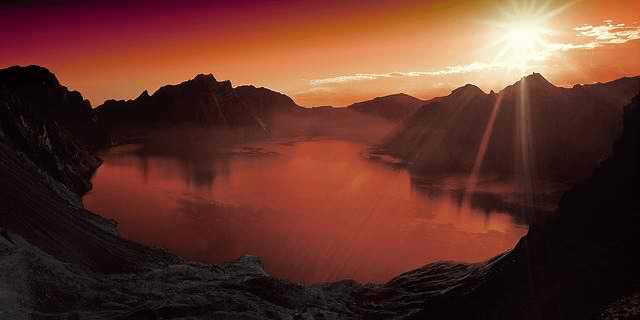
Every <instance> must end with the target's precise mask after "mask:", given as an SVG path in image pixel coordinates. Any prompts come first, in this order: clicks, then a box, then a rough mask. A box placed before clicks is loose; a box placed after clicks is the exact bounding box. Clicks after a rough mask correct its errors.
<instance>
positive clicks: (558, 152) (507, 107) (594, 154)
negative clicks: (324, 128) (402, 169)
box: [382, 73, 640, 181]
mask: <svg viewBox="0 0 640 320" xmlns="http://www.w3.org/2000/svg"><path fill="white" fill-rule="evenodd" d="M639 90H640V77H635V78H622V79H619V80H616V81H612V82H608V83H598V84H592V85H579V86H574V87H573V88H561V87H556V86H554V85H553V84H551V83H550V82H548V81H547V80H546V79H545V78H544V77H542V75H540V74H537V73H534V74H532V75H529V76H527V77H523V78H522V79H520V80H519V81H518V82H516V83H514V84H513V85H510V86H508V87H506V88H505V89H503V90H502V91H500V92H499V93H494V92H492V93H489V94H486V93H484V92H483V91H482V90H480V89H479V88H478V87H476V86H473V85H466V86H464V87H461V88H458V89H455V90H454V91H453V92H451V94H450V95H448V96H446V97H443V98H441V99H438V100H437V101H434V102H431V103H427V104H425V105H424V106H422V107H420V109H418V110H417V111H416V112H415V113H414V114H413V115H412V116H411V117H410V118H409V119H407V122H406V124H405V125H404V126H403V127H402V128H400V129H399V130H398V131H396V132H395V133H394V134H393V135H391V136H390V137H389V138H388V139H387V140H386V141H385V142H384V143H383V144H382V148H383V152H384V153H389V154H391V155H394V156H397V157H399V158H401V159H404V160H405V161H406V162H407V163H408V164H409V165H410V167H411V168H412V170H413V171H414V173H416V174H419V175H428V174H432V173H443V172H445V173H462V174H468V173H471V171H472V168H473V166H474V163H475V161H476V157H477V155H478V153H479V151H480V145H481V142H482V140H483V137H484V135H485V132H489V133H491V134H490V136H489V137H488V139H486V153H485V156H484V160H483V162H482V167H481V172H482V173H483V174H496V175H499V176H503V177H510V178H515V177H521V176H522V174H524V173H525V172H524V171H523V170H528V172H529V174H531V175H532V177H534V178H536V177H537V178H538V179H540V180H542V181H545V180H549V179H551V180H558V181H569V180H574V179H580V178H582V177H585V176H587V175H588V174H589V173H590V172H591V170H592V169H593V168H594V167H595V165H596V164H597V163H598V162H599V161H600V160H602V159H604V158H605V157H606V155H607V154H608V153H609V152H610V148H611V144H612V143H613V141H614V139H615V138H616V137H617V136H618V135H619V134H620V132H621V130H622V109H623V106H624V105H625V104H627V103H628V102H629V101H630V99H631V98H632V97H633V96H634V95H635V94H637V93H638V91H639ZM494 109H495V119H494V122H493V127H492V128H491V126H490V119H491V117H492V113H493V112H494ZM523 150H524V153H523ZM525 164H526V165H525ZM524 166H530V167H527V168H525V167H524Z"/></svg>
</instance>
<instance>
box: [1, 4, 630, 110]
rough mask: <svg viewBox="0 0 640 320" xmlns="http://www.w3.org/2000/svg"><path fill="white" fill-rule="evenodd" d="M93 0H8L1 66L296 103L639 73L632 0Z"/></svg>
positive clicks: (114, 87) (72, 83) (117, 93)
mask: <svg viewBox="0 0 640 320" xmlns="http://www.w3.org/2000/svg"><path fill="white" fill-rule="evenodd" d="M88 2H89V1H78V0H66V1H64V0H63V1H46V0H44V1H33V0H32V1H18V0H8V1H2V3H1V4H0V68H4V67H8V66H12V65H30V64H37V65H41V66H44V67H46V68H48V69H49V70H51V71H52V72H54V73H55V74H56V75H57V77H58V79H59V80H60V81H61V83H62V84H64V85H65V86H67V87H69V88H70V89H73V90H78V91H80V92H81V93H82V94H83V95H84V96H85V98H87V99H89V100H90V101H91V103H92V105H93V106H97V105H99V104H101V103H103V102H104V101H105V100H107V99H133V98H135V97H137V96H138V95H139V94H140V93H141V92H142V91H143V90H149V91H150V92H151V93H152V92H154V91H155V90H157V89H158V88H159V87H160V86H162V85H165V84H175V83H180V82H182V81H185V80H187V79H191V78H193V77H195V75H197V74H199V73H205V74H208V73H211V74H213V75H214V76H215V77H216V79H218V80H231V82H232V83H233V85H234V86H238V85H245V84H252V85H255V86H263V87H267V88H270V89H272V90H275V91H279V92H282V93H284V94H287V95H289V96H290V97H292V98H293V99H294V100H295V101H296V102H297V103H298V104H300V105H302V106H322V105H334V106H346V105H349V104H351V103H353V102H356V101H362V100H367V99H371V98H373V97H376V96H383V95H387V94H395V93H400V92H403V93H407V94H410V95H413V96H416V97H418V98H421V99H429V98H432V97H436V96H443V95H446V94H448V93H449V92H450V91H451V90H453V89H455V88H457V87H460V86H463V85H465V84H467V83H472V84H475V85H477V86H479V87H480V88H481V89H483V90H485V91H487V92H488V91H490V90H495V91H499V90H500V89H502V88H503V87H504V86H506V85H509V84H512V83H514V82H516V81H518V79H519V78H520V77H521V76H522V75H524V74H530V73H532V72H539V73H541V74H542V75H543V76H545V77H546V78H547V79H548V80H549V81H551V82H552V83H554V84H556V85H560V86H571V85H573V84H576V83H594V82H604V81H610V80H614V79H617V78H620V77H623V76H637V75H640V59H638V57H640V1H637V0H616V1H612V0H608V1H601V0H583V1H565V0H557V1H544V0H537V1H531V0H526V1H521V0H520V1H513V0H501V1H497V0H488V1H470V0H450V1H429V0H422V1H417V0H396V1H381V0H369V1H337V0H322V1H320V0H309V1H302V0H300V1H289V0H283V1H259V0H235V1H227V0H225V1H199V0H184V1H168V0H164V1H163V0H159V1H150V0H143V1H125V0H114V1H104V0H98V1H92V2H91V3H90V4H88Z"/></svg>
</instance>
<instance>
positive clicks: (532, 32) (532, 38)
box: [507, 27, 543, 49]
mask: <svg viewBox="0 0 640 320" xmlns="http://www.w3.org/2000/svg"><path fill="white" fill-rule="evenodd" d="M542 33H543V30H542V29H538V28H535V27H533V28H532V27H523V28H515V29H513V30H511V32H509V34H508V35H507V37H508V41H509V43H510V45H511V46H512V47H514V48H516V49H533V48H534V47H535V45H536V43H537V42H539V41H540V36H541V34H542Z"/></svg>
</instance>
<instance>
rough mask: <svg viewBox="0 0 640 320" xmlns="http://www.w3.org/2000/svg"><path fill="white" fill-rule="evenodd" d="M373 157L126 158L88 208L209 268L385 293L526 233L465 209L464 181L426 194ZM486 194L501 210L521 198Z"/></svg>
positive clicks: (323, 146)
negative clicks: (429, 267)
mask: <svg viewBox="0 0 640 320" xmlns="http://www.w3.org/2000/svg"><path fill="white" fill-rule="evenodd" d="M366 147H367V146H366V145H362V144H358V143H354V142H347V141H340V140H287V141H277V142H273V141H271V142H268V143H258V144H251V145H242V146H239V147H236V148H234V149H230V150H226V151H225V152H218V153H216V155H215V156H206V157H204V156H203V157H202V158H200V159H193V158H192V159H184V158H180V157H149V156H147V157H140V156H138V155H135V154H134V153H132V152H130V151H131V147H126V148H122V147H121V148H116V149H112V150H110V151H109V152H107V153H105V154H102V155H101V156H102V158H103V159H104V160H105V162H104V164H103V165H102V166H101V167H100V168H99V169H98V171H97V173H96V176H95V177H94V179H93V183H94V189H93V191H92V192H90V193H89V194H88V195H86V196H85V198H84V202H85V205H86V207H87V208H88V209H90V210H92V211H94V212H97V213H99V214H101V215H103V216H105V217H109V218H113V219H115V220H116V221H118V223H119V226H118V228H119V230H120V232H121V234H122V235H123V236H124V237H126V238H129V239H132V240H136V241H139V242H143V243H146V244H152V245H158V246H161V247H164V248H166V249H168V250H170V251H172V252H174V253H176V254H179V255H182V256H184V257H186V258H188V259H192V260H197V261H203V262H211V263H219V262H225V261H230V260H233V259H236V258H238V257H239V256H241V255H244V254H251V255H258V256H260V257H262V259H263V262H264V263H265V266H266V269H267V271H269V272H271V273H272V274H274V275H275V276H281V277H287V278H289V279H290V280H294V281H303V282H323V281H332V280H339V279H346V278H351V279H355V280H358V281H368V282H385V281H388V280H390V279H391V278H392V277H393V276H395V275H398V274H400V273H401V272H404V271H408V270H410V269H412V268H416V267H419V266H422V265H424V264H426V263H429V262H433V261H436V260H456V261H466V262H474V261H482V260H484V259H487V258H489V257H491V256H494V255H496V254H498V253H500V252H502V251H504V250H506V249H509V248H511V247H512V246H513V245H514V244H515V243H516V242H517V241H518V239H519V238H520V237H521V236H522V235H524V234H525V233H526V230H527V227H526V223H524V222H523V221H524V220H523V219H522V218H521V217H519V216H518V215H519V213H518V211H517V210H515V211H513V210H511V211H512V212H510V213H508V212H506V210H505V211H500V210H496V209H494V208H500V207H501V206H500V205H484V204H486V203H487V201H484V202H483V201H479V202H478V201H471V204H470V203H468V202H465V201H462V197H461V196H460V194H459V193H458V192H456V191H455V188H449V187H448V186H455V185H456V183H460V181H461V180H464V179H456V178H450V179H444V180H441V183H440V184H438V185H435V186H434V185H429V186H424V185H417V184H415V183H413V182H412V179H411V177H410V175H409V174H408V173H407V171H406V170H404V169H401V168H398V167H394V166H392V165H389V164H388V163H385V162H383V161H373V160H369V159H368V158H367V157H366V156H364V155H366V152H365V151H366ZM443 181H444V182H443ZM483 187H484V188H485V189H486V190H485V191H486V192H485V195H489V196H490V197H489V198H490V199H494V198H495V199H500V196H501V194H507V193H508V190H509V187H508V186H500V185H498V184H491V183H489V184H486V185H483ZM480 189H481V188H480ZM495 199H494V200H495ZM492 201H493V200H492ZM492 201H489V202H488V203H493V202H492ZM498 202H499V201H498Z"/></svg>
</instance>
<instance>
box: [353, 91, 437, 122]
mask: <svg viewBox="0 0 640 320" xmlns="http://www.w3.org/2000/svg"><path fill="white" fill-rule="evenodd" d="M422 104H424V101H423V100H420V99H418V98H415V97H412V96H410V95H408V94H404V93H399V94H392V95H388V96H384V97H376V98H374V99H372V100H368V101H362V102H357V103H354V104H351V105H349V106H348V107H347V109H351V110H355V111H358V112H362V113H366V114H371V115H376V116H380V117H383V118H386V119H389V120H403V119H406V118H407V117H409V116H410V115H411V114H412V113H413V112H414V111H415V110H417V109H418V107H420V106H421V105H422Z"/></svg>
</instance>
